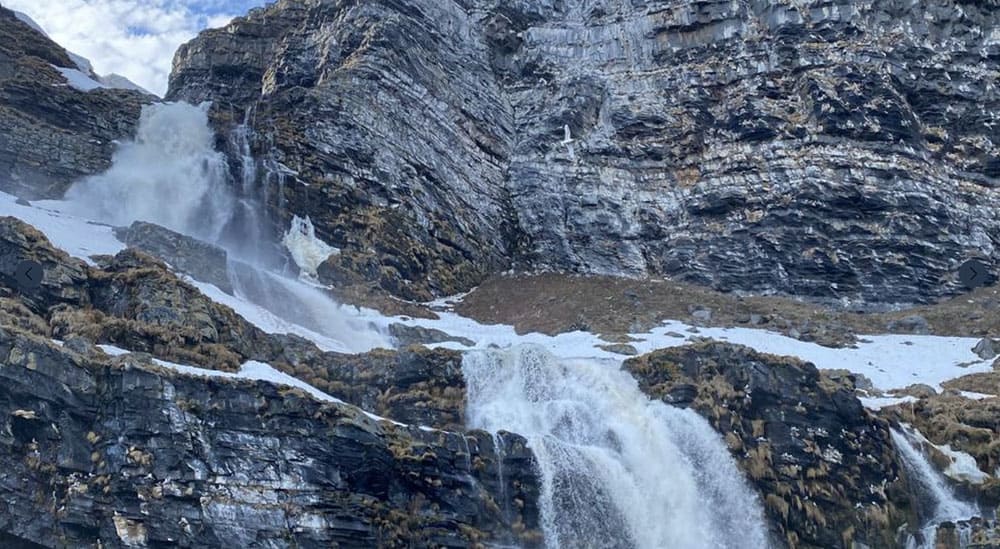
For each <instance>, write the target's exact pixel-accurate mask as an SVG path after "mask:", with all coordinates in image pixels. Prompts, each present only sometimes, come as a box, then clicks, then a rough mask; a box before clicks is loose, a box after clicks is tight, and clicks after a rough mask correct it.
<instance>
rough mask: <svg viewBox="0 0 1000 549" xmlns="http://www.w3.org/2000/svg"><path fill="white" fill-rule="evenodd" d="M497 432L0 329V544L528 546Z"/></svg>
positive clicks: (528, 526) (521, 489)
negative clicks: (95, 353)
mask: <svg viewBox="0 0 1000 549" xmlns="http://www.w3.org/2000/svg"><path fill="white" fill-rule="evenodd" d="M498 440H500V441H501V443H502V445H503V447H502V451H500V452H498V451H497V448H496V446H495V445H494V438H493V437H492V436H490V435H488V434H486V433H482V432H472V433H468V434H462V433H451V432H444V431H426V430H422V429H420V428H418V427H416V426H412V427H407V426H398V425H394V424H391V423H388V422H376V421H374V420H372V419H370V418H369V417H368V416H366V415H365V414H364V413H362V412H361V411H360V410H359V409H357V408H355V407H353V406H349V405H344V404H334V403H321V402H319V401H316V400H313V399H312V398H310V397H308V396H306V395H305V394H304V393H302V392H300V391H298V390H291V389H289V388H285V387H278V386H275V385H272V384H269V383H263V382H249V381H240V380H221V379H218V378H198V377H186V376H178V375H175V374H174V373H173V372H172V371H168V370H164V369H162V368H158V367H156V366H153V365H152V364H151V363H149V362H148V361H144V360H142V359H141V358H139V357H136V356H134V355H126V356H124V357H121V358H118V359H114V360H109V359H107V358H106V357H105V358H104V359H103V360H96V359H91V358H86V357H84V356H82V355H78V354H76V353H74V352H72V351H69V350H64V349H61V348H59V347H57V346H55V345H53V344H51V343H49V342H46V341H45V340H42V339H38V338H34V337H31V336H27V335H23V334H18V333H15V332H11V331H9V330H6V329H2V328H0V466H2V467H3V470H4V471H5V474H4V475H3V476H2V480H0V541H2V542H3V543H4V545H5V546H8V547H36V546H44V547H91V546H102V547H115V548H118V547H134V546H150V547H165V546H181V547H234V546H238V547H257V546H261V547H279V546H280V547H284V546H296V547H330V546H337V547H359V548H360V547H375V546H379V547H395V546H403V547H430V546H434V547H455V548H458V547H470V546H473V545H476V544H479V543H486V544H511V543H516V544H519V545H523V546H526V547H534V546H538V545H539V542H540V539H541V538H540V535H539V533H538V509H537V506H536V504H535V502H536V501H537V497H538V485H537V482H536V481H535V480H534V479H535V476H534V473H533V469H532V466H533V465H532V464H533V460H532V458H531V454H530V452H529V451H528V450H527V449H526V448H525V443H524V439H521V438H520V437H516V436H514V435H505V436H503V437H500V438H499V439H498ZM501 471H503V474H501ZM43 494H44V496H41V495H43Z"/></svg>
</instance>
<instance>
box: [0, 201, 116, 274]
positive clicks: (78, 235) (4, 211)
mask: <svg viewBox="0 0 1000 549" xmlns="http://www.w3.org/2000/svg"><path fill="white" fill-rule="evenodd" d="M59 206H63V204H62V203H61V202H54V201H39V202H34V203H33V205H32V206H25V205H23V204H18V203H17V197H16V196H13V195H9V194H7V193H4V192H0V215H9V216H11V217H16V218H18V219H20V220H21V221H24V222H25V223H27V224H29V225H31V226H33V227H35V228H36V229H38V230H39V231H41V232H42V233H43V234H44V235H45V236H46V238H48V239H49V241H50V242H52V245H53V246H55V247H56V248H59V249H61V250H63V251H65V252H66V253H68V254H69V255H71V256H73V257H78V258H80V259H83V260H85V261H87V262H88V263H90V264H93V261H92V260H91V259H90V256H92V255H114V254H116V253H118V252H120V251H122V250H124V249H125V246H124V245H123V244H122V243H121V242H119V241H118V239H117V238H115V235H114V232H112V229H111V227H110V226H108V225H100V224H97V223H93V222H91V221H88V220H86V219H83V218H80V217H76V216H73V215H70V214H66V213H64V212H61V211H59V210H58V209H55V208H57V207H59Z"/></svg>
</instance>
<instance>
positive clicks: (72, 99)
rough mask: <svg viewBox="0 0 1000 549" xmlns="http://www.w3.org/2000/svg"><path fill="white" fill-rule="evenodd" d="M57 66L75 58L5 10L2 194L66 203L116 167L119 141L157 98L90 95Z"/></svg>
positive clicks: (0, 56)
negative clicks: (84, 181)
mask: <svg viewBox="0 0 1000 549" xmlns="http://www.w3.org/2000/svg"><path fill="white" fill-rule="evenodd" d="M55 67H63V68H71V69H76V68H77V67H76V65H75V64H74V63H73V60H72V59H71V58H70V56H69V54H68V53H67V52H66V50H64V49H63V48H62V47H61V46H59V45H58V44H56V43H55V42H53V41H52V40H49V39H48V38H47V37H46V36H45V35H43V34H41V33H40V32H38V31H36V30H35V29H33V28H31V27H30V26H29V25H28V24H26V23H24V22H22V21H20V20H18V19H17V17H15V15H14V13H13V12H11V11H10V10H7V9H5V8H3V7H0V191H4V192H8V193H11V194H16V195H18V196H21V197H24V198H28V199H35V198H59V197H61V196H62V194H63V193H64V192H65V191H66V189H67V188H69V186H70V184H71V183H72V182H73V181H75V180H77V179H79V178H81V177H84V176H87V175H92V174H95V173H98V172H101V171H103V170H105V169H107V168H108V167H109V166H110V165H111V155H112V153H113V152H114V146H115V145H114V141H115V140H116V139H122V138H126V137H130V136H131V135H133V134H134V133H135V129H136V124H137V123H138V121H139V111H140V110H141V106H142V104H143V103H146V102H149V101H150V100H151V99H152V97H151V96H147V95H144V94H142V93H139V92H136V91H130V90H121V89H105V88H101V89H96V90H93V91H90V92H83V91H80V90H77V89H74V88H72V87H70V86H69V85H68V83H67V81H66V78H64V77H63V76H62V75H61V74H60V73H59V71H58V70H57V69H56V68H55Z"/></svg>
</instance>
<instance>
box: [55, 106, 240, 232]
mask: <svg viewBox="0 0 1000 549" xmlns="http://www.w3.org/2000/svg"><path fill="white" fill-rule="evenodd" d="M207 110H208V105H207V104H205V105H201V106H198V107H196V106H193V105H188V104H186V103H173V104H153V105H148V106H146V107H144V108H143V109H142V115H141V117H140V118H139V129H138V132H137V135H136V138H135V140H134V141H131V142H127V143H123V144H122V145H121V146H120V147H119V148H118V150H117V151H116V152H115V155H114V158H113V159H112V165H111V168H110V169H108V170H107V171H106V172H104V173H102V174H98V175H95V176H92V177H88V178H86V179H83V180H82V181H79V182H77V183H76V184H74V185H73V186H72V187H71V188H70V189H69V191H67V192H66V197H65V199H66V201H67V202H66V206H67V209H68V210H69V211H70V212H72V213H74V214H77V215H79V216H81V217H88V218H91V219H98V220H100V221H104V222H106V223H109V224H112V225H119V226H125V225H130V224H131V223H132V222H133V221H137V220H143V221H149V222H152V223H156V224H158V225H163V226H164V227H167V228H170V229H173V230H175V231H178V232H181V233H184V234H188V235H192V236H196V237H198V238H202V239H204V240H208V241H211V242H215V241H217V240H218V239H219V237H220V235H221V233H222V231H223V229H224V228H225V227H226V226H227V225H229V223H230V220H231V218H232V214H233V207H232V205H233V195H232V192H231V191H230V188H229V185H228V184H227V179H228V175H227V174H228V168H227V166H226V159H225V157H224V156H223V155H222V154H221V153H219V152H217V151H215V149H214V148H213V143H214V134H213V133H212V129H211V128H210V127H209V125H208V118H207V116H208V115H207Z"/></svg>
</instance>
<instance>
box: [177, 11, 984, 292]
mask: <svg viewBox="0 0 1000 549" xmlns="http://www.w3.org/2000/svg"><path fill="white" fill-rule="evenodd" d="M998 17H1000V15H998V12H997V10H995V9H992V8H991V7H990V6H989V5H988V4H987V3H982V2H971V1H959V0H936V1H934V2H930V3H926V2H918V3H913V2H905V1H899V0H876V1H874V2H868V3H863V4H858V3H856V2H839V1H833V2H831V1H828V0H807V1H791V0H787V1H786V0H774V1H757V0H736V1H715V0H706V1H701V0H699V1H687V0H669V1H668V0H653V1H645V2H626V1H623V0H567V1H540V2H538V1H531V2H528V1H521V0H519V1H513V2H510V1H504V2H497V1H495V0H476V1H473V2H458V1H455V0H445V1H430V0H403V1H397V0H377V1H372V2H364V3H357V2H348V1H340V0H309V1H306V2H300V1H290V0H280V1H278V2H276V3H275V4H273V5H271V6H269V7H267V8H264V9H260V10H255V11H254V12H252V13H251V14H250V15H248V16H247V17H245V18H241V19H237V20H235V21H234V22H233V23H232V24H231V25H229V26H228V27H227V28H225V29H219V30H214V31H208V32H206V33H204V34H202V35H201V36H200V37H199V38H197V39H195V40H194V41H192V42H191V43H189V44H187V45H186V46H184V47H182V48H181V50H180V51H179V52H178V55H177V57H176V59H175V70H174V74H173V76H172V79H171V91H170V94H169V96H170V97H171V98H175V99H187V100H191V101H201V100H207V99H211V100H215V101H216V102H217V105H216V108H215V121H216V124H217V126H218V129H219V130H220V131H221V132H222V134H223V135H224V136H225V141H226V142H227V145H226V146H227V147H228V148H229V149H230V151H231V152H232V153H234V154H233V158H234V170H235V171H236V172H237V173H243V174H248V173H249V172H248V170H245V169H243V168H244V167H245V166H243V164H241V163H240V162H239V161H238V157H239V155H240V154H242V151H244V150H250V151H252V152H254V153H256V154H258V156H259V157H260V158H261V162H259V163H258V164H259V165H258V166H257V168H258V169H257V170H256V177H257V179H258V180H259V181H257V183H256V185H257V187H258V189H260V190H259V192H260V193H263V194H267V196H268V200H269V203H270V204H271V206H272V208H273V209H274V210H275V211H276V212H278V214H279V215H277V216H276V217H278V218H279V219H280V220H281V222H286V221H287V219H288V218H289V217H290V216H291V215H292V214H298V215H305V214H309V215H310V216H311V217H312V219H313V221H314V222H315V224H316V226H317V230H318V232H319V234H320V235H321V236H322V237H323V238H324V239H326V240H328V241H330V242H331V243H332V244H334V245H336V246H338V247H340V248H342V249H343V250H344V251H345V253H344V254H342V255H341V256H340V257H338V258H335V259H333V260H331V261H329V262H328V263H327V265H325V268H324V269H322V270H321V274H322V276H324V277H325V279H326V280H328V281H335V282H338V283H340V284H346V283H350V282H355V281H357V280H369V281H374V282H376V283H378V284H380V285H381V286H382V287H383V288H386V289H388V290H389V291H391V292H393V293H395V294H397V295H402V296H406V297H426V296H427V295H428V294H429V293H432V292H433V293H448V292H453V291H457V290H461V289H467V288H468V287H469V286H471V285H472V284H474V283H475V282H476V281H477V280H478V279H479V278H481V277H482V276H483V275H484V274H485V273H488V272H491V271H495V270H496V269H498V268H502V267H503V266H505V265H506V264H507V263H508V262H509V261H511V260H515V261H516V262H517V264H518V265H521V266H524V267H526V268H531V269H556V270H566V271H576V272H585V273H605V274H616V275H622V274H625V275H640V276H641V275H648V274H654V275H660V274H662V275H669V276H673V277H675V278H680V279H685V280H689V281H693V282H697V283H700V284H705V285H710V286H713V287H716V288H721V289H725V290H750V291H757V292H784V293H789V294H795V295H802V296H809V297H813V298H824V299H835V298H851V299H858V298H861V299H864V300H867V301H875V302H919V301H928V300H933V299H934V298H935V297H938V296H941V295H947V294H954V293H958V292H960V291H961V288H960V287H959V284H958V282H957V280H956V276H955V270H956V269H957V267H958V266H959V265H960V264H961V263H962V262H963V261H964V260H965V259H967V258H969V257H980V258H981V259H983V260H984V261H985V262H986V263H988V264H989V265H990V266H991V267H994V268H995V267H996V266H997V262H996V258H995V257H996V256H995V253H996V249H997V245H998V243H1000V219H998V218H997V215H996V212H997V211H1000V208H998V206H1000V193H998V191H997V185H998V183H1000V180H998V177H1000V163H998V160H997V159H998V158H1000V150H998V149H997V146H998V145H997V144H998V143H1000V129H998V128H1000V121H998V120H997V117H998V116H1000V115H998V114H997V113H998V112H1000V91H998V88H997V86H996V85H995V81H996V80H997V77H998V74H1000V73H998V70H1000V63H998V61H1000V42H998V41H997V38H996V28H998V26H1000V20H998ZM244 121H246V122H247V124H248V125H249V126H250V129H251V130H252V131H251V132H249V133H250V140H249V144H250V147H248V148H246V149H244V148H243V147H242V145H241V139H240V138H241V137H242V136H245V135H246V132H241V131H234V127H236V126H237V125H239V124H240V123H243V122H244ZM567 132H568V136H567ZM567 137H568V139H566V138H567ZM266 173H270V176H266V175H265V174H266ZM249 175H254V173H249ZM265 180H268V181H270V183H269V184H268V183H267V182H266V181H265ZM281 181H283V182H284V183H283V184H281V185H278V184H276V182H281ZM265 191H266V192H265Z"/></svg>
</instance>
